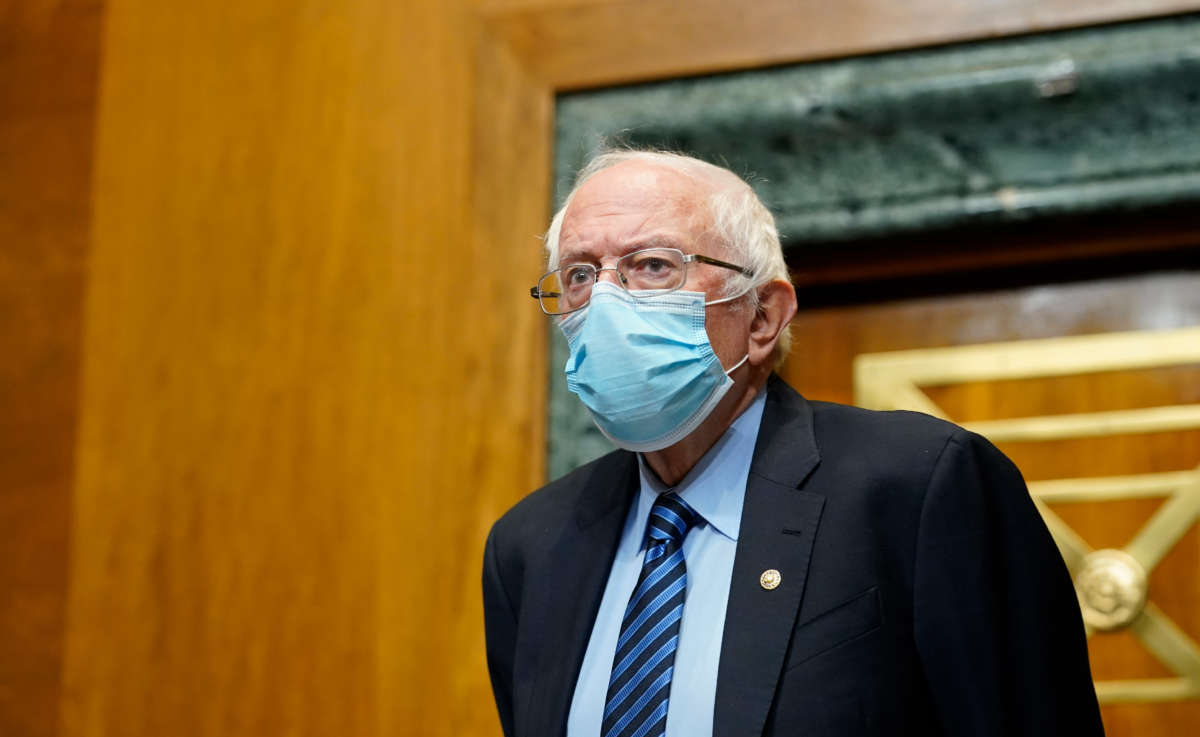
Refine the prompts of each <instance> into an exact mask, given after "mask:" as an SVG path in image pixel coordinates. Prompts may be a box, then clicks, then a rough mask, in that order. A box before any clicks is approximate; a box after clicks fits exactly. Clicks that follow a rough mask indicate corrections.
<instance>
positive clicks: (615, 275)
mask: <svg viewBox="0 0 1200 737" xmlns="http://www.w3.org/2000/svg"><path fill="white" fill-rule="evenodd" d="M601 279H607V280H608V281H609V282H610V283H612V284H613V285H615V286H618V287H623V286H625V284H624V281H623V280H622V279H621V273H620V272H619V271H617V269H616V267H613V266H606V267H604V268H601V269H596V281H600V280H601Z"/></svg>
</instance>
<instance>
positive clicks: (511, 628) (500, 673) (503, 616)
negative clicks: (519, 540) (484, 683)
mask: <svg viewBox="0 0 1200 737" xmlns="http://www.w3.org/2000/svg"><path fill="white" fill-rule="evenodd" d="M483 621H484V632H485V634H486V637H487V662H488V673H489V674H490V676H491V679H492V693H493V695H494V696H495V698H496V709H497V710H498V711H499V713H500V726H501V728H502V729H503V730H504V734H505V736H506V737H512V735H513V652H514V650H515V647H516V639H517V619H516V614H515V609H514V607H513V605H512V601H511V600H510V599H509V595H508V591H506V590H505V588H504V581H503V580H502V578H501V571H500V563H499V556H498V555H497V552H496V530H495V528H493V529H492V531H491V533H490V534H489V535H488V539H487V545H486V546H485V547H484V554H483Z"/></svg>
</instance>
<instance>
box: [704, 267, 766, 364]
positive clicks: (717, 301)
mask: <svg viewBox="0 0 1200 737" xmlns="http://www.w3.org/2000/svg"><path fill="white" fill-rule="evenodd" d="M751 289H754V287H750V288H749V289H746V290H744V291H741V292H738V293H737V294H735V295H733V296H732V297H722V298H721V299H714V300H713V301H711V302H705V303H704V306H705V307H709V306H711V305H719V304H724V303H725V302H732V301H733V300H735V299H741V298H742V297H745V296H746V295H747V294H749V293H750V290H751ZM749 360H750V354H749V353H747V354H746V355H744V356H742V360H740V361H738V362H737V363H735V364H733V365H732V366H730V367H729V369H728V370H726V371H725V375H726V376H729V375H730V374H732V373H733V372H734V371H737V370H738V369H739V368H741V365H742V364H743V363H745V362H746V361H749Z"/></svg>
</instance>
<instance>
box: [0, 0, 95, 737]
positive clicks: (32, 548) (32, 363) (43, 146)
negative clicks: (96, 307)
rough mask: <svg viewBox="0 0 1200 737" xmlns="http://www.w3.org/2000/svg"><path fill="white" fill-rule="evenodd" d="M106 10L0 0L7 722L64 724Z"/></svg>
mask: <svg viewBox="0 0 1200 737" xmlns="http://www.w3.org/2000/svg"><path fill="white" fill-rule="evenodd" d="M102 12H103V3H101V2H87V1H86V0H82V1H68V2H57V3H29V2H24V3H16V4H13V3H9V4H7V7H5V9H4V10H3V11H2V12H0V15H2V16H3V22H0V416H2V419H0V734H3V735H19V736H21V737H50V736H51V735H55V734H57V733H58V700H59V694H60V690H61V672H62V651H63V632H64V630H63V622H64V613H65V606H66V591H67V585H68V582H67V565H68V563H67V560H68V551H69V549H70V545H69V543H70V537H69V533H70V521H71V488H72V483H73V481H74V473H73V468H74V454H75V433H76V422H77V419H78V386H79V374H80V361H81V352H80V334H81V330H82V322H83V321H82V303H83V294H84V289H85V285H86V270H87V258H88V253H87V251H88V231H89V218H90V208H89V202H90V196H91V164H92V132H93V130H94V127H95V120H96V84H97V81H96V80H97V65H98V62H99V56H100V35H101V19H102Z"/></svg>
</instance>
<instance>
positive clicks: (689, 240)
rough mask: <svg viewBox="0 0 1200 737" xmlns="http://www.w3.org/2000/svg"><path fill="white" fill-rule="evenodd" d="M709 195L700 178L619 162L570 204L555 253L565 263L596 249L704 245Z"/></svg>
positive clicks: (583, 188) (584, 187) (709, 217)
mask: <svg viewBox="0 0 1200 737" xmlns="http://www.w3.org/2000/svg"><path fill="white" fill-rule="evenodd" d="M712 194H713V188H712V186H711V184H710V183H709V182H708V181H707V180H706V179H704V178H703V177H697V176H692V175H691V174H690V172H689V173H685V172H681V171H677V170H675V169H673V168H670V167H666V166H661V165H653V164H646V163H644V162H624V163H622V164H618V165H616V166H613V167H611V168H609V169H604V170H602V171H600V172H598V173H596V174H595V175H594V176H593V177H592V178H591V179H589V180H588V181H586V182H584V183H583V185H581V186H580V188H579V189H578V190H577V191H576V192H575V194H574V196H573V197H572V198H571V202H570V204H569V205H568V206H567V211H566V213H565V215H564V218H563V225H562V232H561V234H560V237H559V249H560V253H561V254H562V256H563V257H568V256H570V255H571V254H572V253H573V252H575V251H579V250H589V249H596V248H603V249H605V250H610V249H612V248H617V247H621V246H629V247H630V248H631V249H632V248H636V247H648V246H650V245H663V244H666V245H680V246H701V245H707V244H706V243H705V242H706V241H707V240H708V237H709V234H710V231H711V230H712V213H711V209H710V207H709V201H710V200H711V197H712ZM671 241H677V242H676V243H671ZM678 241H682V242H678Z"/></svg>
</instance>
